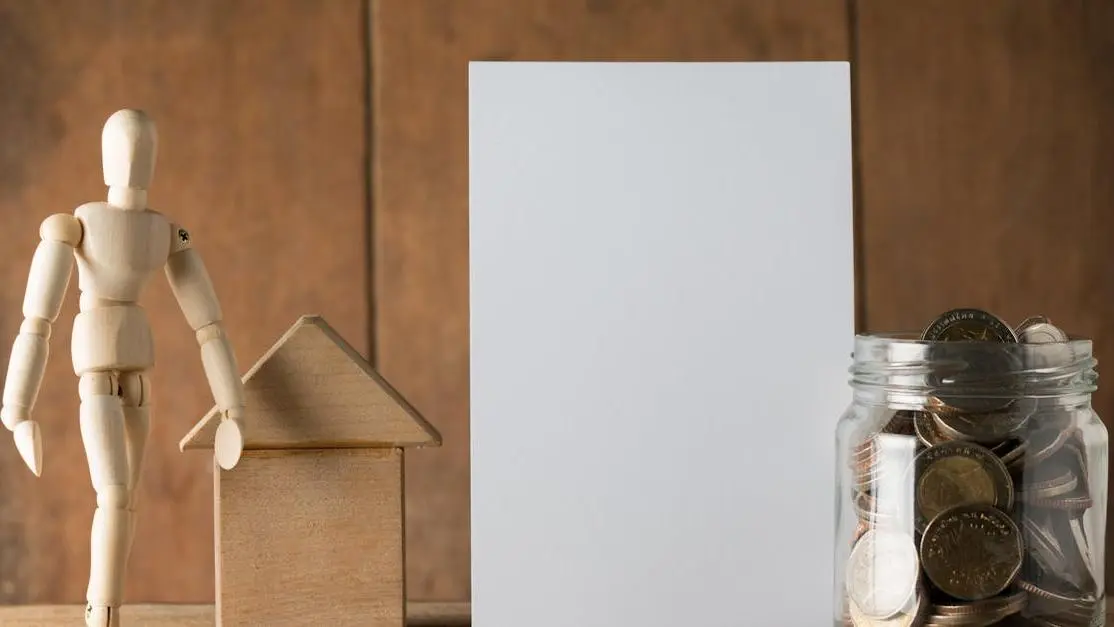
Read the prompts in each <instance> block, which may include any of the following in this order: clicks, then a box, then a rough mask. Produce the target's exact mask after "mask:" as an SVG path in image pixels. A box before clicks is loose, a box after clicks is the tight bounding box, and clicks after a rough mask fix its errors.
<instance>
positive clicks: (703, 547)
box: [469, 62, 854, 627]
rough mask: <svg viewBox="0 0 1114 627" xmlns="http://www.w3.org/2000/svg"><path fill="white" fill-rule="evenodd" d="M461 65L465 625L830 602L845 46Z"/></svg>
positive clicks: (634, 620)
mask: <svg viewBox="0 0 1114 627" xmlns="http://www.w3.org/2000/svg"><path fill="white" fill-rule="evenodd" d="M469 73H470V76H469V83H470V90H469V129H470V131H469V132H470V166H469V168H470V205H471V217H470V250H471V253H470V257H471V294H470V300H471V342H472V344H471V446H472V470H471V472H472V493H471V498H472V522H471V526H472V612H473V625H475V626H476V627H521V626H522V625H531V626H532V627H616V626H626V625H632V626H633V625H637V626H639V627H697V626H699V627H728V626H731V627H740V626H742V627H751V626H754V627H816V626H818V625H830V624H831V622H830V621H831V620H832V609H831V607H832V590H833V584H832V575H833V570H832V569H833V566H832V561H833V560H832V546H833V534H834V521H835V511H834V500H835V496H834V486H833V482H834V475H833V473H834V469H835V443H834V431H835V427H836V421H837V419H838V417H839V415H840V414H841V413H842V412H843V410H844V408H845V406H846V405H847V404H848V402H849V400H850V397H851V394H850V388H849V387H848V386H847V379H848V374H847V368H848V366H849V365H850V361H849V356H850V353H851V349H852V343H853V342H852V337H853V333H854V321H853V313H854V312H853V309H854V305H853V249H852V199H851V198H852V197H851V180H852V179H851V111H850V88H849V84H850V81H849V68H848V64H846V63H512V62H507V63H500V62H482V63H481V62H476V63H472V64H470V66H469Z"/></svg>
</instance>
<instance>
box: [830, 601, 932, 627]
mask: <svg viewBox="0 0 1114 627" xmlns="http://www.w3.org/2000/svg"><path fill="white" fill-rule="evenodd" d="M924 607H925V601H924V595H921V594H917V595H916V597H915V598H914V599H913V601H912V603H910V606H909V607H908V608H902V610H900V611H899V612H898V613H896V614H894V615H893V616H889V617H886V618H875V617H873V616H868V615H867V614H866V613H865V612H863V610H862V609H861V608H860V607H859V606H858V605H857V604H856V603H855V602H854V601H853V600H849V601H848V602H847V613H848V617H849V618H850V625H851V626H852V627H912V626H913V625H917V624H919V623H918V620H919V619H920V618H921V615H922V614H923V613H924Z"/></svg>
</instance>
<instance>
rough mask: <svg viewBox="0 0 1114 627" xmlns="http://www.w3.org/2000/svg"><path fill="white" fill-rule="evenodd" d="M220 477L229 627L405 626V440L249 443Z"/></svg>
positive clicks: (221, 602) (220, 584) (223, 617)
mask: <svg viewBox="0 0 1114 627" xmlns="http://www.w3.org/2000/svg"><path fill="white" fill-rule="evenodd" d="M217 483H218V496H217V498H218V500H219V502H218V504H217V513H216V521H217V525H218V530H217V536H218V543H217V552H218V555H217V569H218V570H217V607H218V608H219V609H218V612H219V617H220V621H221V625H222V626H223V627H253V626H255V625H274V626H276V627H279V626H282V625H289V626H291V627H293V626H296V625H308V624H320V625H337V626H338V627H339V626H350V627H402V625H403V618H404V614H405V610H406V604H405V585H404V583H403V576H402V573H403V564H404V559H405V556H404V551H403V536H402V534H403V510H402V451H401V449H364V450H355V449H350V450H340V449H334V450H318V451H245V452H244V457H243V458H242V459H241V460H240V463H239V465H237V467H236V468H235V470H234V471H231V472H222V473H220V476H219V478H218V480H217Z"/></svg>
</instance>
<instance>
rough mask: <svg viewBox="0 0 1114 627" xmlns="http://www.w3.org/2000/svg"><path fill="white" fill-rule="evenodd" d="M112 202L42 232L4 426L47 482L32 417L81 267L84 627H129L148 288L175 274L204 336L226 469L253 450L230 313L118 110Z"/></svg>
mask: <svg viewBox="0 0 1114 627" xmlns="http://www.w3.org/2000/svg"><path fill="white" fill-rule="evenodd" d="M101 148H102V151H103V158H104V182H105V185H107V186H108V202H92V203H87V204H84V205H81V206H80V207H78V208H77V209H76V210H75V211H74V213H73V214H72V215H71V214H62V213H60V214H55V215H52V216H50V217H48V218H47V219H46V220H44V221H43V223H42V226H41V227H40V229H39V235H40V237H41V239H42V241H41V242H40V243H39V245H38V248H37V249H36V250H35V255H34V258H33V259H32V261H31V271H30V276H29V278H28V281H27V292H26V295H25V297H24V301H23V315H24V321H23V324H22V325H21V326H20V328H19V335H18V336H17V337H16V339H15V343H14V345H13V347H12V352H11V361H10V363H9V366H8V374H7V380H6V382H5V385H4V397H3V407H2V409H0V420H2V421H3V424H4V426H5V427H7V428H8V429H9V430H11V431H12V433H13V436H14V438H15V444H16V448H17V449H18V451H19V454H20V456H21V457H22V458H23V461H24V462H26V463H27V466H28V467H29V468H30V469H31V472H33V473H35V475H36V476H38V475H39V474H40V473H41V471H42V442H41V438H40V435H39V426H38V424H37V423H36V422H35V421H34V420H32V418H31V414H32V410H33V408H34V406H35V399H36V397H37V396H38V392H39V386H40V384H41V382H42V378H43V373H44V370H45V367H46V360H47V353H48V348H47V347H48V341H49V338H50V333H51V326H52V324H53V323H54V321H55V320H56V319H57V318H58V315H59V312H60V309H61V306H62V299H63V297H64V294H65V291H66V288H67V286H68V285H69V281H70V275H71V273H72V269H73V265H74V260H75V259H76V263H77V276H78V287H79V289H80V291H81V299H80V310H81V311H80V313H78V314H77V316H76V318H75V319H74V326H73V342H72V348H71V352H72V356H73V366H74V372H75V373H76V374H77V376H78V377H80V382H79V384H78V394H79V396H80V398H81V409H80V412H79V413H80V423H81V438H82V442H83V443H84V445H85V453H86V456H87V457H88V461H89V474H90V477H91V479H92V482H93V488H94V490H96V493H97V508H96V511H95V512H94V514H93V529H92V537H91V543H90V574H89V588H88V592H87V600H88V604H87V605H86V609H85V622H86V624H87V625H89V626H90V627H93V626H95V627H110V626H115V625H119V621H120V618H119V607H120V605H121V603H122V602H123V582H124V571H125V568H126V565H127V561H128V554H129V553H130V551H131V543H132V537H133V535H134V531H135V520H136V513H135V512H136V488H137V486H138V482H139V476H140V471H141V469H142V466H143V452H144V448H145V446H146V442H147V432H148V424H149V423H148V421H149V420H150V408H151V400H152V399H151V382H150V380H149V378H148V374H147V372H148V371H149V370H150V369H151V368H152V367H153V366H154V344H153V341H152V337H151V329H150V326H149V325H148V323H147V318H146V315H145V313H144V311H143V309H142V308H141V307H140V306H139V305H138V304H137V302H138V300H139V297H140V294H141V292H142V291H143V288H144V286H145V285H146V284H147V283H148V282H149V280H150V278H151V277H152V276H153V275H154V273H155V272H156V271H157V270H158V269H159V268H163V267H165V270H166V276H167V279H168V280H169V281H170V286H171V289H172V291H173V292H174V296H175V298H176V299H177V300H178V304H179V306H180V307H181V309H182V312H183V313H184V314H185V318H186V321H187V322H188V323H189V325H190V327H192V328H193V329H194V331H195V332H196V334H197V342H198V344H199V345H200V347H201V361H202V364H203V367H204V369H205V374H206V377H207V379H208V381H209V386H210V388H211V389H212V392H213V396H214V398H215V400H216V403H217V405H218V406H219V407H220V409H221V411H222V420H221V424H220V426H219V428H218V433H217V451H216V457H217V462H218V463H219V464H220V466H221V467H222V468H225V469H230V468H232V467H233V466H235V465H236V463H237V461H238V460H239V458H240V453H241V451H242V449H243V416H244V392H243V385H242V383H241V380H240V374H239V370H238V368H237V367H236V360H235V356H234V354H233V351H232V347H231V345H230V344H229V342H228V339H227V337H226V335H225V332H224V327H223V324H222V322H221V310H220V305H219V303H218V302H217V298H216V295H215V294H214V291H213V285H212V282H211V281H210V280H209V275H208V273H207V272H206V270H205V266H204V265H203V264H202V262H201V259H200V257H199V256H198V254H197V251H195V250H194V249H193V248H192V242H191V241H190V235H189V233H188V232H187V231H186V230H185V229H184V228H182V227H181V226H179V225H176V224H173V223H171V222H170V221H168V220H167V219H166V218H165V217H163V216H162V215H161V214H159V213H156V212H154V211H151V210H149V209H148V208H147V189H148V188H149V187H150V183H151V179H152V176H153V174H154V169H155V152H156V133H155V126H154V124H153V122H152V121H151V120H150V118H148V117H147V115H146V114H144V113H143V112H142V111H137V110H130V109H125V110H122V111H117V112H116V113H114V114H113V115H112V116H111V117H109V118H108V121H107V122H106V123H105V126H104V132H103V134H102V135H101Z"/></svg>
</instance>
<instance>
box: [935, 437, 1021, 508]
mask: <svg viewBox="0 0 1114 627" xmlns="http://www.w3.org/2000/svg"><path fill="white" fill-rule="evenodd" d="M913 468H914V471H915V473H916V477H915V482H914V484H913V485H914V486H915V487H914V489H915V494H914V508H915V513H916V514H915V515H916V521H915V523H916V526H917V529H924V527H925V525H927V524H928V523H929V521H931V520H932V519H934V518H936V517H937V516H938V515H939V514H940V513H941V512H943V511H944V510H946V509H950V508H953V507H956V506H958V505H971V504H985V505H991V506H994V507H998V508H1001V509H1009V508H1010V507H1012V506H1013V497H1014V493H1013V480H1012V479H1011V478H1010V475H1009V471H1007V470H1006V465H1005V464H1003V463H1002V460H1001V459H999V458H998V456H997V455H995V454H994V453H992V452H991V451H990V450H989V449H987V448H984V447H982V446H979V445H978V444H973V443H970V442H959V441H954V442H945V443H943V444H939V445H937V446H933V447H932V448H928V449H925V450H923V451H921V452H920V453H919V454H918V455H917V457H916V460H915V461H914V464H913Z"/></svg>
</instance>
